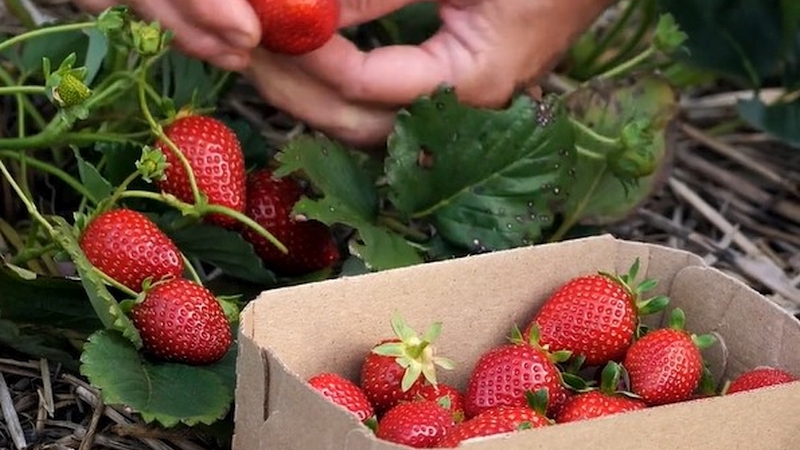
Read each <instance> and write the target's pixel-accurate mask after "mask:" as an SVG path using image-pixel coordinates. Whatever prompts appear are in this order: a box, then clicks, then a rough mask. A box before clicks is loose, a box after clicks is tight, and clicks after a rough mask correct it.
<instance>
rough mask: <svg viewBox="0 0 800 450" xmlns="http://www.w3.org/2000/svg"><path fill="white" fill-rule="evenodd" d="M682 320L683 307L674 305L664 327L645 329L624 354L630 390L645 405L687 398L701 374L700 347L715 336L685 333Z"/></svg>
mask: <svg viewBox="0 0 800 450" xmlns="http://www.w3.org/2000/svg"><path fill="white" fill-rule="evenodd" d="M684 321H685V316H684V313H683V310H681V309H680V308H676V309H675V310H673V312H672V316H671V317H670V324H669V327H668V328H660V329H656V330H653V331H650V332H648V333H647V334H645V335H644V336H642V337H641V338H639V340H637V341H636V342H634V344H633V345H631V347H630V349H628V353H627V354H626V355H625V361H624V363H623V365H624V366H625V368H626V369H627V370H628V375H629V376H630V382H631V386H630V387H631V391H632V392H633V393H634V394H636V395H637V396H639V397H641V398H642V400H643V401H644V402H645V403H647V404H648V405H649V406H656V405H664V404H668V403H676V402H682V401H686V400H689V399H690V398H692V395H693V394H694V392H695V391H696V390H697V388H698V387H699V386H700V382H701V380H702V378H703V375H704V374H705V366H704V364H703V355H702V353H701V349H703V348H707V347H709V346H711V345H712V344H714V343H715V342H716V338H714V337H713V336H711V335H702V336H696V335H692V334H689V333H688V332H686V331H685V330H684V329H683V327H684Z"/></svg>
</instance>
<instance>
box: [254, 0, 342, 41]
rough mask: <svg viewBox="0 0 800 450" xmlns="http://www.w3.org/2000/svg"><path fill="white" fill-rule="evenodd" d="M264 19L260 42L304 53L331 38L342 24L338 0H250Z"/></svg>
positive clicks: (257, 13)
mask: <svg viewBox="0 0 800 450" xmlns="http://www.w3.org/2000/svg"><path fill="white" fill-rule="evenodd" d="M250 5H251V6H252V7H253V9H254V10H255V12H256V15H257V16H258V19H259V20H260V22H261V45H262V47H264V48H265V49H267V50H269V51H271V52H275V53H283V54H288V55H301V54H304V53H308V52H310V51H312V50H316V49H318V48H319V47H322V46H323V45H324V44H325V43H326V42H328V41H329V40H330V39H331V37H332V36H333V34H334V33H335V32H336V30H337V28H338V26H339V10H340V6H339V1H338V0H250Z"/></svg>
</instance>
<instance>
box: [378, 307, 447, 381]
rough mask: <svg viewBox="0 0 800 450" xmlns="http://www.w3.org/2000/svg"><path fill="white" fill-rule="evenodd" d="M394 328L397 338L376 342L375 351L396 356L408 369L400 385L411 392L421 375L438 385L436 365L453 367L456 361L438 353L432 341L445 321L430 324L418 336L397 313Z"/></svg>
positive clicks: (393, 323)
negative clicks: (422, 333) (381, 342)
mask: <svg viewBox="0 0 800 450" xmlns="http://www.w3.org/2000/svg"><path fill="white" fill-rule="evenodd" d="M391 324H392V330H393V331H394V333H395V336H397V340H392V341H389V342H385V343H383V344H380V345H377V346H375V347H374V348H373V349H372V352H373V353H375V354H377V355H381V356H389V357H394V358H395V361H396V362H397V364H399V365H400V366H401V367H403V368H404V369H405V372H404V373H403V379H402V381H401V383H400V388H401V389H402V391H403V392H408V390H409V389H411V386H413V385H414V383H415V382H416V381H417V380H418V379H419V377H420V376H423V377H425V379H426V380H427V381H428V382H429V383H430V384H432V385H433V386H436V385H437V383H438V382H437V379H436V368H437V367H440V368H442V369H445V370H453V369H454V368H455V363H454V362H453V361H452V360H451V359H449V358H445V357H441V356H437V355H436V354H435V353H436V352H435V347H434V346H433V345H432V344H433V342H434V341H435V340H436V339H437V338H438V337H439V335H440V334H441V332H442V323H441V322H436V323H433V324H431V325H430V326H429V327H428V329H427V330H426V331H425V334H424V335H423V336H422V337H419V335H418V334H417V332H416V331H414V329H413V328H411V327H410V326H408V324H406V323H405V321H404V320H403V319H402V317H400V315H399V314H397V313H395V314H394V315H393V316H392V320H391Z"/></svg>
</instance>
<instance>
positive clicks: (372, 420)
mask: <svg viewBox="0 0 800 450" xmlns="http://www.w3.org/2000/svg"><path fill="white" fill-rule="evenodd" d="M362 423H363V424H364V425H366V426H367V428H369V429H370V431H372V433H377V432H378V418H377V417H375V416H372V417H369V418H367V419H365V420H364V421H363V422H362Z"/></svg>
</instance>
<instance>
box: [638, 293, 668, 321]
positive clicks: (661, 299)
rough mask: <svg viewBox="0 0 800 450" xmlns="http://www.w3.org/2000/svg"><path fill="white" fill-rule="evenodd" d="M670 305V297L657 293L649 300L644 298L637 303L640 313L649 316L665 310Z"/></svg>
mask: <svg viewBox="0 0 800 450" xmlns="http://www.w3.org/2000/svg"><path fill="white" fill-rule="evenodd" d="M667 305H669V297H667V296H666V295H657V296H655V297H653V298H649V299H647V300H642V301H640V302H638V303H637V304H636V307H637V308H638V310H639V315H643V316H647V315H650V314H655V313H657V312H659V311H663V310H664V308H666V307H667Z"/></svg>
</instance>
